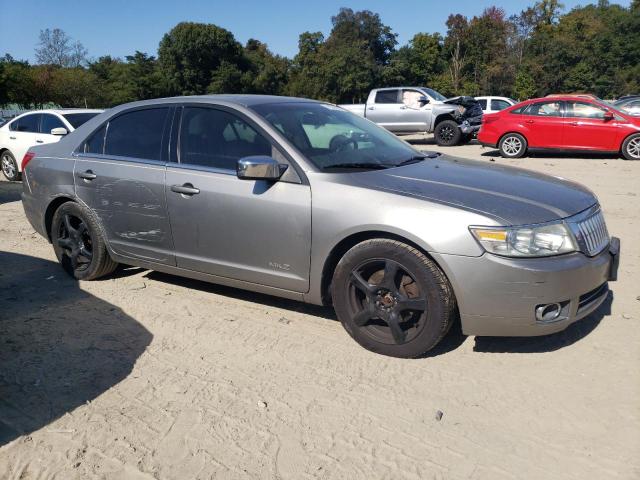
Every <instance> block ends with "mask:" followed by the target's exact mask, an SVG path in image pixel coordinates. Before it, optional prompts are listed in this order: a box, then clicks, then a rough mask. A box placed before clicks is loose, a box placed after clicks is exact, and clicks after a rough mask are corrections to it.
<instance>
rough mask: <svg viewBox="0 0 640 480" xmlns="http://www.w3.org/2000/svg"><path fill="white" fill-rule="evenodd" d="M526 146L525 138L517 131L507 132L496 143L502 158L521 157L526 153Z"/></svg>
mask: <svg viewBox="0 0 640 480" xmlns="http://www.w3.org/2000/svg"><path fill="white" fill-rule="evenodd" d="M527 147H528V144H527V140H526V139H525V138H524V137H523V136H522V135H520V134H519V133H507V134H506V135H505V136H504V137H502V138H501V139H500V143H499V144H498V150H500V155H502V156H503V157H504V158H521V157H523V156H524V155H525V153H527Z"/></svg>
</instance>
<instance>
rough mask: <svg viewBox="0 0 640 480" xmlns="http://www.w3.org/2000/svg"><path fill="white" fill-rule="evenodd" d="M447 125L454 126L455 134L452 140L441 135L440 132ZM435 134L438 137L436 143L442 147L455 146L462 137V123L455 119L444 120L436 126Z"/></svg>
mask: <svg viewBox="0 0 640 480" xmlns="http://www.w3.org/2000/svg"><path fill="white" fill-rule="evenodd" d="M445 126H450V127H451V128H453V132H454V134H453V137H452V138H451V140H444V139H442V138H441V136H440V132H441V130H442V129H443V128H444V127H445ZM434 136H435V138H436V143H437V144H438V145H440V146H441V147H453V146H455V145H458V144H459V143H460V140H461V139H462V132H461V131H460V125H458V124H457V123H456V122H454V121H453V120H443V121H442V122H440V123H439V124H438V125H437V126H436V129H435V132H434Z"/></svg>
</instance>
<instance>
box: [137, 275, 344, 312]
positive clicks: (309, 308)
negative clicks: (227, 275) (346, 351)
mask: <svg viewBox="0 0 640 480" xmlns="http://www.w3.org/2000/svg"><path fill="white" fill-rule="evenodd" d="M145 277H146V278H149V279H150V280H156V281H158V282H163V283H170V284H172V285H177V286H180V287H184V288H189V289H194V290H200V291H202V292H208V293H213V294H215V295H222V296H225V297H228V298H234V299H237V300H244V301H247V302H252V303H260V304H262V305H264V306H266V307H273V308H282V309H284V310H290V311H292V312H299V313H304V314H306V315H313V316H315V317H320V318H324V319H326V320H335V321H337V320H338V319H337V317H336V314H335V312H334V311H333V308H331V307H322V306H319V305H312V304H309V303H304V302H301V301H297V300H288V299H286V298H280V297H274V296H272V295H266V294H263V293H257V292H251V291H249V290H242V289H239V288H233V287H227V286H224V285H218V284H215V283H209V282H204V281H201V280H194V279H191V278H187V277H179V276H176V275H170V274H168V273H162V272H156V271H152V270H150V271H148V272H147V273H146V274H145Z"/></svg>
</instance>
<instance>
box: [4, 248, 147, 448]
mask: <svg viewBox="0 0 640 480" xmlns="http://www.w3.org/2000/svg"><path fill="white" fill-rule="evenodd" d="M151 340H152V335H151V333H149V332H148V331H147V330H146V329H145V328H144V327H143V326H142V325H140V324H139V323H138V322H137V321H136V320H135V319H133V318H131V317H129V316H127V315H126V314H125V313H124V312H122V310H120V309H119V308H117V307H114V306H113V305H111V304H110V303H107V302H105V301H103V300H101V299H98V298H96V297H94V296H92V295H90V294H88V293H87V292H84V291H82V290H80V288H79V286H78V282H76V281H75V280H74V279H72V278H70V277H69V276H67V275H66V274H65V273H64V272H63V271H62V270H61V268H60V266H59V265H58V264H57V263H54V262H51V261H48V260H44V259H41V258H36V257H31V256H26V255H18V254H14V253H8V252H0V365H1V368H0V446H2V445H4V444H6V443H8V442H10V441H12V440H14V439H16V438H17V437H19V436H21V435H28V434H29V433H31V432H33V431H36V430H39V429H41V428H43V427H45V426H46V425H48V424H50V423H51V422H53V421H54V420H56V419H57V418H59V417H61V416H63V415H64V414H66V413H69V412H72V411H73V410H74V409H75V408H77V407H79V406H81V405H84V404H85V403H86V402H89V401H92V400H94V399H95V398H96V397H98V396H99V395H101V394H102V393H104V392H106V391H107V390H109V389H110V388H111V387H113V386H114V385H116V384H117V383H119V382H121V381H122V380H124V379H125V378H126V377H127V376H128V375H129V374H130V372H131V370H132V369H133V366H134V364H135V362H136V360H137V359H138V357H140V355H141V354H142V353H143V352H144V350H145V349H146V347H147V346H148V345H149V344H150V343H151Z"/></svg>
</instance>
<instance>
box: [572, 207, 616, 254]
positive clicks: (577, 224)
mask: <svg viewBox="0 0 640 480" xmlns="http://www.w3.org/2000/svg"><path fill="white" fill-rule="evenodd" d="M567 223H568V224H569V226H570V227H571V230H572V231H573V234H574V235H575V237H576V240H577V241H578V246H579V248H580V250H581V251H582V252H583V253H585V254H586V255H589V256H590V257H593V256H595V255H597V254H599V253H600V252H601V251H602V250H604V249H605V248H606V247H607V245H609V240H610V239H609V232H608V231H607V225H606V223H605V221H604V215H602V211H601V210H600V206H599V205H596V206H594V207H592V208H590V209H589V210H587V211H586V212H582V213H579V214H578V215H575V216H573V217H571V218H568V219H567Z"/></svg>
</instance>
